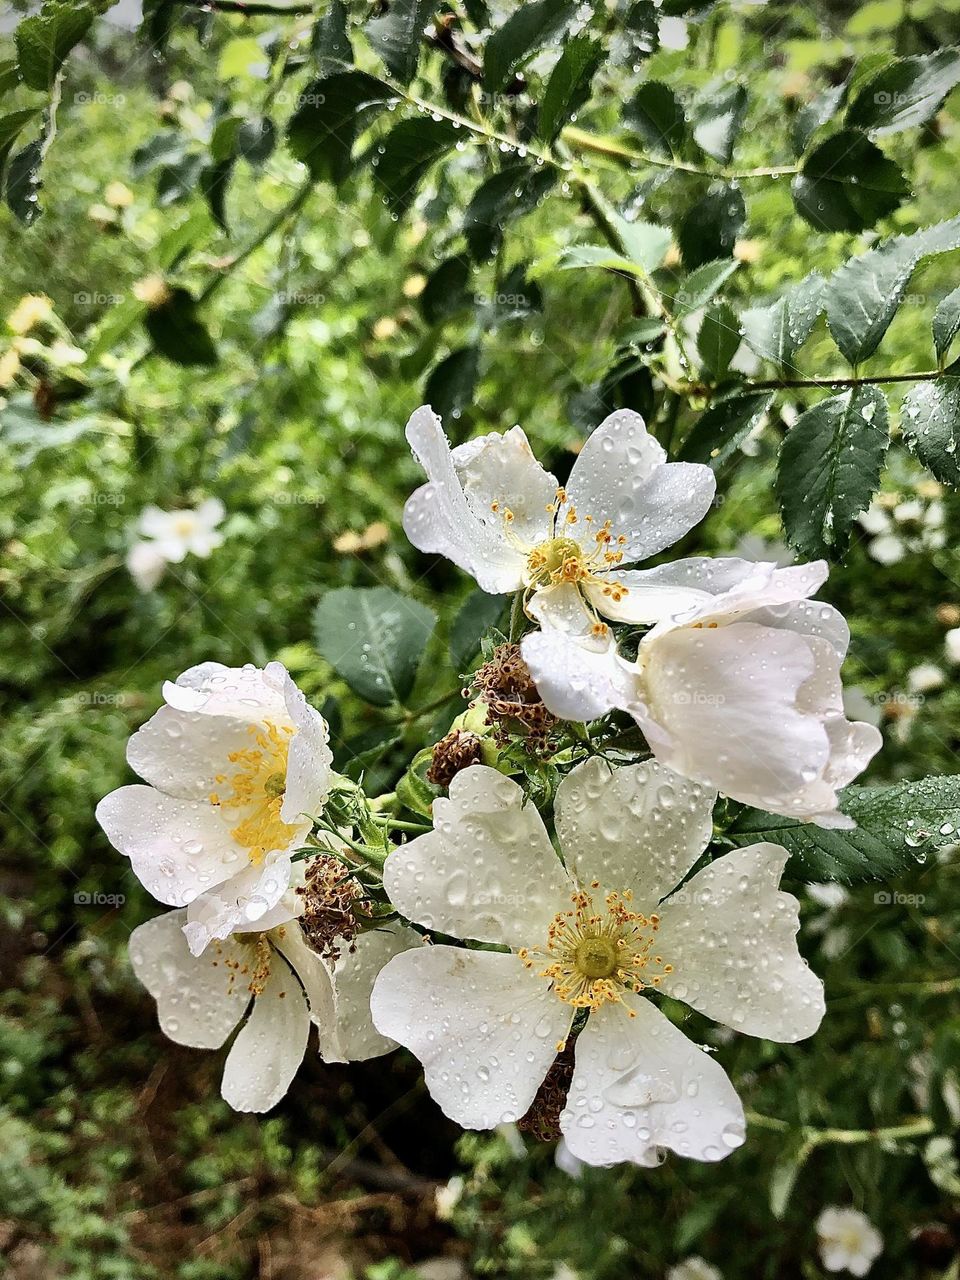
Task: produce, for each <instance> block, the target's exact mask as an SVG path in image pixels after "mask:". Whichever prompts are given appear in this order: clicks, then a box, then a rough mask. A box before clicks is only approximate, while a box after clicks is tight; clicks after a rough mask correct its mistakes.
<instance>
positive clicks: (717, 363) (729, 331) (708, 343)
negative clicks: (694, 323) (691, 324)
mask: <svg viewBox="0 0 960 1280" xmlns="http://www.w3.org/2000/svg"><path fill="white" fill-rule="evenodd" d="M739 346H740V322H739V321H738V320H737V316H736V313H735V312H734V310H733V308H732V307H731V306H729V304H728V303H726V302H712V303H711V304H710V306H709V307H707V309H706V311H705V313H704V316H703V321H702V323H701V325H700V332H699V333H698V334H697V351H698V352H699V353H700V360H701V361H702V363H703V367H704V369H705V370H706V371H707V372H708V373H709V374H711V375H712V376H713V377H714V378H722V377H723V375H724V374H725V373H726V372H727V369H728V368H729V367H730V361H731V360H732V359H733V357H734V356H735V355H736V354H737V348H738V347H739Z"/></svg>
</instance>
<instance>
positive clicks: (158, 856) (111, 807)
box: [96, 786, 242, 907]
mask: <svg viewBox="0 0 960 1280" xmlns="http://www.w3.org/2000/svg"><path fill="white" fill-rule="evenodd" d="M96 818H97V821H98V822H99V823H100V825H101V827H103V830H104V831H105V832H106V836H107V839H108V840H109V841H110V843H111V844H112V845H113V847H114V848H115V849H117V850H118V851H119V852H120V853H122V854H124V856H125V857H128V858H129V859H130V865H131V867H132V868H133V873H134V875H135V876H136V877H137V879H138V880H139V881H140V883H141V884H142V885H143V887H144V888H145V889H146V890H147V891H148V893H152V894H153V896H154V897H155V898H157V899H158V900H159V901H160V902H166V903H168V904H169V905H170V906H173V907H185V906H186V905H187V903H189V902H192V901H193V900H194V898H196V897H197V896H198V895H199V894H201V893H203V892H205V891H206V890H207V889H210V888H212V887H213V886H215V885H217V884H220V883H222V881H223V880H225V879H226V878H227V877H228V876H229V875H230V874H231V873H232V872H234V869H235V868H236V867H238V866H241V867H242V861H241V859H242V855H241V853H240V852H239V850H238V849H237V846H236V844H235V842H234V841H233V840H232V839H231V837H230V833H229V831H228V830H227V827H226V824H225V823H224V821H223V819H222V818H221V816H220V815H219V813H218V811H217V810H216V809H214V808H213V807H212V806H211V805H209V804H206V803H198V802H197V801H193V800H180V799H176V798H175V797H173V796H166V795H164V794H163V793H162V792H160V791H155V790H154V788H153V787H144V786H130V787H120V788H119V789H118V790H116V791H112V792H111V793H110V795H108V796H104V798H103V799H102V800H101V801H100V803H99V804H98V805H97V811H96Z"/></svg>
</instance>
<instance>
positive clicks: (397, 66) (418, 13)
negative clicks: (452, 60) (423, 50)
mask: <svg viewBox="0 0 960 1280" xmlns="http://www.w3.org/2000/svg"><path fill="white" fill-rule="evenodd" d="M436 9H437V3H436V0H390V7H389V8H388V9H387V12H386V13H385V14H384V15H383V16H382V17H380V18H371V19H370V21H369V22H368V23H367V28H366V30H367V39H368V40H369V41H370V44H371V45H372V46H373V51H374V53H376V54H377V56H378V57H379V58H380V60H381V62H382V63H383V65H384V66H385V67H386V69H387V71H388V72H389V73H390V75H391V76H393V78H394V80H399V82H400V83H401V84H409V83H410V81H411V80H412V79H413V77H414V76H415V75H416V74H417V64H418V63H419V61H420V45H421V43H422V41H423V32H424V28H425V27H426V25H427V22H428V21H429V19H430V18H431V17H432V16H433V14H434V13H435V12H436Z"/></svg>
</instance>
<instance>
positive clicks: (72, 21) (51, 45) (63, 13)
mask: <svg viewBox="0 0 960 1280" xmlns="http://www.w3.org/2000/svg"><path fill="white" fill-rule="evenodd" d="M92 22H93V10H92V9H90V8H88V7H87V6H86V5H85V4H76V3H74V4H70V3H66V2H65V3H57V2H56V0H54V2H53V3H50V2H48V3H47V4H45V5H44V6H43V8H42V9H41V10H40V12H39V13H38V14H36V16H35V17H32V18H24V19H23V21H22V22H21V23H20V25H19V26H18V27H17V30H16V32H15V34H14V41H15V43H16V47H17V66H18V68H19V70H20V77H21V79H22V80H23V82H24V84H25V85H27V86H28V88H30V89H39V90H42V91H44V92H45V91H46V90H47V89H49V88H50V87H51V85H52V84H53V82H54V80H55V79H56V78H57V73H58V72H59V70H60V68H61V67H62V66H63V64H64V61H65V59H66V57H67V55H68V54H69V53H70V50H71V49H72V48H73V47H74V45H77V44H79V43H80V41H81V40H82V39H83V37H84V36H85V35H86V34H87V31H88V30H89V29H90V24H91V23H92Z"/></svg>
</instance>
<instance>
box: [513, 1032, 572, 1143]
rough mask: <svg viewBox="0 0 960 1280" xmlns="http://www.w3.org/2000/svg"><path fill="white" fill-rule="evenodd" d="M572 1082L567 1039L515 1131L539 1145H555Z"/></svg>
mask: <svg viewBox="0 0 960 1280" xmlns="http://www.w3.org/2000/svg"><path fill="white" fill-rule="evenodd" d="M572 1080H573V1041H572V1040H570V1041H568V1043H567V1045H566V1047H565V1048H564V1049H562V1050H561V1051H560V1053H558V1054H557V1056H556V1058H555V1059H554V1061H553V1066H552V1067H551V1068H550V1070H549V1071H548V1072H547V1074H546V1076H545V1077H544V1081H543V1084H542V1085H541V1086H540V1088H539V1089H538V1090H537V1096H536V1097H535V1098H534V1100H533V1102H531V1104H530V1109H529V1110H528V1111H527V1113H526V1115H524V1116H521V1117H520V1119H519V1120H518V1121H517V1128H518V1129H520V1130H521V1131H522V1132H523V1133H529V1134H531V1135H532V1136H533V1137H534V1138H536V1139H537V1140H538V1141H540V1142H556V1140H557V1139H558V1138H559V1137H560V1113H561V1111H563V1109H564V1107H565V1106H566V1105H567V1094H568V1093H569V1092H570V1083H571V1081H572Z"/></svg>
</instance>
